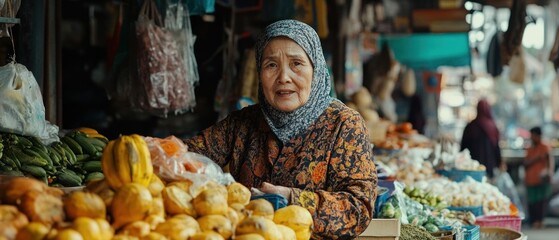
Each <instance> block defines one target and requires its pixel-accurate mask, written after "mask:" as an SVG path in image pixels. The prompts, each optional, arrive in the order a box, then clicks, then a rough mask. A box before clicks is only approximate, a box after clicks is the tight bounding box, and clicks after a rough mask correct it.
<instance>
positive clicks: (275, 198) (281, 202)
mask: <svg viewBox="0 0 559 240" xmlns="http://www.w3.org/2000/svg"><path fill="white" fill-rule="evenodd" d="M260 198H263V199H266V200H268V202H270V203H271V204H272V206H274V211H276V210H278V209H280V208H282V207H285V206H287V199H285V198H284V197H283V196H282V195H279V194H274V193H268V194H263V195H258V196H252V197H250V200H254V199H260Z"/></svg>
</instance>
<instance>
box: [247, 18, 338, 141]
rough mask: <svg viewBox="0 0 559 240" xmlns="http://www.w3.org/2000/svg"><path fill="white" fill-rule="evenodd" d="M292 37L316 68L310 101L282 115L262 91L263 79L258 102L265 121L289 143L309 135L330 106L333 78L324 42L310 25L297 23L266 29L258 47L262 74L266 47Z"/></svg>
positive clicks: (278, 23) (283, 22)
mask: <svg viewBox="0 0 559 240" xmlns="http://www.w3.org/2000/svg"><path fill="white" fill-rule="evenodd" d="M280 36H283V37H288V38H290V39H292V40H293V41H295V42H296V43H297V44H299V46H301V48H303V50H305V52H306V53H307V56H308V57H309V59H310V60H311V62H312V64H313V69H314V71H313V79H312V83H311V93H310V96H309V100H308V101H307V102H306V103H305V104H304V105H303V106H301V107H300V108H298V109H296V110H295V111H293V112H282V111H279V110H277V109H275V108H273V107H272V106H271V105H270V104H269V103H268V101H266V97H265V96H264V92H263V90H262V79H260V80H259V81H260V84H259V87H258V101H259V102H260V106H261V107H262V112H263V113H264V117H265V118H266V121H267V122H268V125H269V126H270V128H271V129H272V131H273V132H274V133H275V134H276V136H277V137H278V138H279V139H280V140H281V141H282V142H283V143H287V142H288V141H289V140H290V139H292V138H293V137H294V136H296V135H297V134H299V133H301V132H303V131H305V130H306V129H307V128H308V127H309V125H311V124H312V123H314V122H315V121H316V119H317V118H318V117H319V116H320V114H322V113H323V112H324V110H325V109H326V108H327V107H328V106H329V105H330V103H331V102H332V100H333V98H332V97H330V88H331V83H330V74H329V73H328V66H327V65H326V61H325V60H324V55H323V52H322V46H321V44H320V38H319V37H318V34H317V33H316V31H315V30H314V29H313V28H312V27H310V26H309V25H307V24H305V23H302V22H299V21H296V20H281V21H277V22H275V23H272V24H270V25H269V26H268V27H266V28H265V29H264V32H263V33H262V35H261V36H260V38H259V40H258V42H257V43H256V69H257V71H258V73H260V70H261V67H262V54H263V52H264V49H265V48H266V45H268V43H269V42H270V41H271V40H272V39H273V38H275V37H280Z"/></svg>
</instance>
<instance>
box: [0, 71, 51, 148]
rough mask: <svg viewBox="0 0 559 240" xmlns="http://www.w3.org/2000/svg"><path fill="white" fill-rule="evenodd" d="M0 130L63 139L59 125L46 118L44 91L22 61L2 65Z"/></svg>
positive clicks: (45, 141) (45, 140) (41, 137)
mask: <svg viewBox="0 0 559 240" xmlns="http://www.w3.org/2000/svg"><path fill="white" fill-rule="evenodd" d="M0 96H1V97H0V113H1V114H0V131H2V132H11V133H17V134H21V135H25V136H34V137H37V138H39V139H40V140H41V141H42V142H43V143H45V144H50V143H52V142H55V141H59V138H58V127H57V126H56V125H53V124H51V123H49V122H48V121H46V119H45V105H44V104H43V97H42V95H41V90H40V88H39V85H38V84H37V81H36V80H35V77H33V73H31V72H30V71H29V70H27V68H26V67H25V66H23V65H21V64H18V63H13V62H11V63H8V64H6V65H4V66H2V67H0Z"/></svg>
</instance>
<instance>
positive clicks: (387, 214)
mask: <svg viewBox="0 0 559 240" xmlns="http://www.w3.org/2000/svg"><path fill="white" fill-rule="evenodd" d="M394 215H395V208H394V206H392V204H391V203H389V202H387V203H385V204H384V205H382V208H381V210H380V215H379V216H380V217H381V218H394Z"/></svg>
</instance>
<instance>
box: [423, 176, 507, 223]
mask: <svg viewBox="0 0 559 240" xmlns="http://www.w3.org/2000/svg"><path fill="white" fill-rule="evenodd" d="M413 186H414V187H415V188H418V189H423V190H424V191H430V192H431V193H433V194H436V195H439V196H440V197H441V198H442V199H443V200H444V201H446V202H448V203H449V204H450V205H451V206H454V207H473V206H483V214H484V215H509V214H511V210H510V204H511V201H510V199H509V198H508V197H507V196H505V195H504V194H503V193H502V192H501V191H499V189H498V188H497V187H495V186H493V185H491V184H490V183H486V182H478V181H474V180H471V179H469V180H465V181H462V182H454V181H451V180H449V179H447V178H444V177H440V178H434V179H429V180H424V181H418V182H416V183H415V184H414V185H413Z"/></svg>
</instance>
